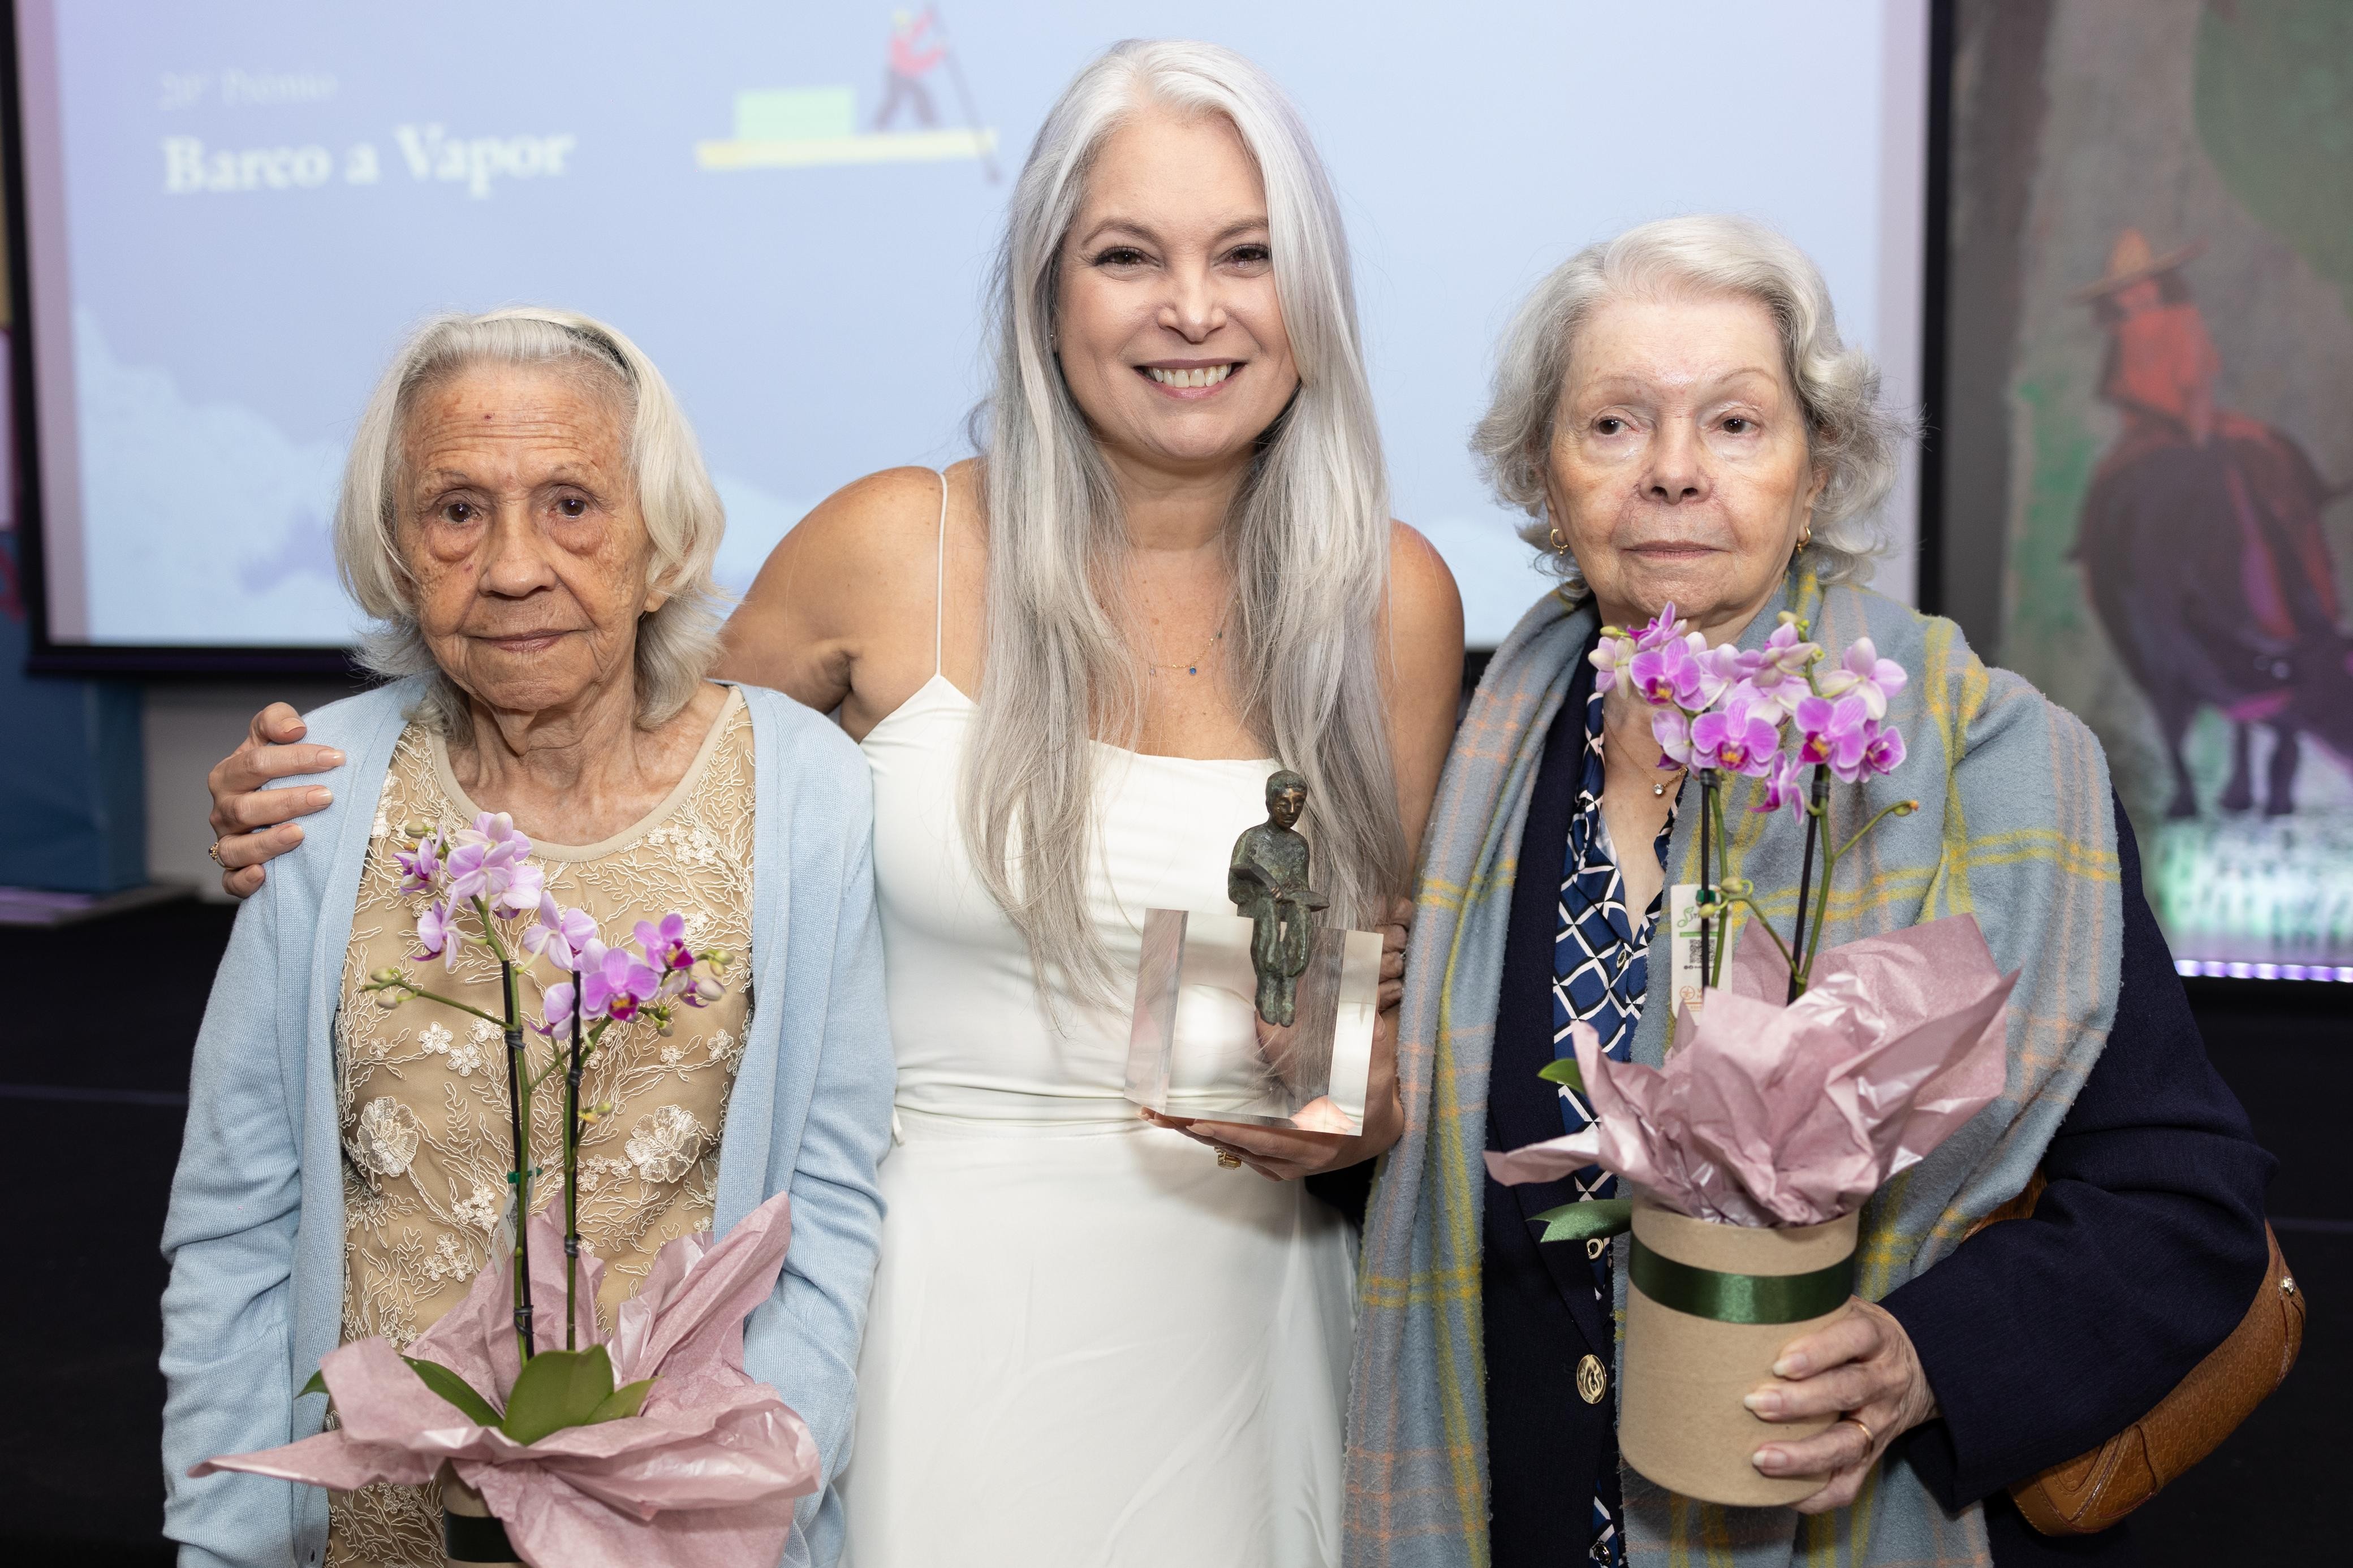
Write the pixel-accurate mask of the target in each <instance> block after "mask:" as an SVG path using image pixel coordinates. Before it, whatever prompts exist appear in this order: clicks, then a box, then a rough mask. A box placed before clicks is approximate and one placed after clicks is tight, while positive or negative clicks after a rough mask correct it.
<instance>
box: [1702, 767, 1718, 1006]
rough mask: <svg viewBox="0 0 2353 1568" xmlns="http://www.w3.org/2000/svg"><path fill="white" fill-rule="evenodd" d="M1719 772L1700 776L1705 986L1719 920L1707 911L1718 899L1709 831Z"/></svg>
mask: <svg viewBox="0 0 2353 1568" xmlns="http://www.w3.org/2000/svg"><path fill="white" fill-rule="evenodd" d="M1714 818H1715V773H1714V772H1713V771H1711V772H1708V773H1702V774H1700V779H1699V907H1700V910H1701V914H1700V917H1699V973H1700V984H1702V985H1703V986H1704V985H1705V984H1707V983H1708V976H1709V975H1711V974H1713V973H1715V967H1714V965H1713V964H1712V963H1710V962H1709V959H1710V956H1711V954H1712V952H1713V949H1712V946H1711V943H1712V941H1713V939H1714V937H1715V921H1711V920H1710V919H1708V917H1707V914H1706V912H1705V911H1706V910H1707V908H1708V906H1709V905H1710V904H1711V903H1713V902H1714V901H1715V863H1714V861H1713V860H1712V859H1711V858H1710V856H1709V846H1710V837H1709V832H1708V827H1709V824H1710V822H1711V821H1712V820H1713V819H1714Z"/></svg>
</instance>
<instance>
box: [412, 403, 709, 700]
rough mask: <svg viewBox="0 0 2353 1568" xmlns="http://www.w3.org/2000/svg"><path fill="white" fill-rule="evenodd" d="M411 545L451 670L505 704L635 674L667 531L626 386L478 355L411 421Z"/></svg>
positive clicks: (577, 694) (430, 618) (420, 603)
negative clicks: (644, 485)
mask: <svg viewBox="0 0 2353 1568" xmlns="http://www.w3.org/2000/svg"><path fill="white" fill-rule="evenodd" d="M398 484H399V489H398V490H397V492H396V494H397V497H398V506H399V511H398V518H399V524H398V530H399V531H398V543H399V547H400V551H401V555H402V558H403V559H404V560H405V561H406V563H407V564H408V568H409V571H410V572H411V573H412V574H414V576H415V578H416V613H417V625H418V627H419V629H420V630H421V631H422V632H423V633H424V636H425V640H426V643H427V646H428V647H431V648H432V650H433V657H434V659H435V661H436V662H437V663H438V664H439V665H440V667H441V668H442V670H443V672H444V673H446V674H447V675H448V677H449V678H450V679H452V680H454V681H456V682H457V683H458V685H459V687H461V688H462V689H464V690H465V691H466V692H467V693H468V694H470V696H472V697H474V698H475V699H476V700H479V701H480V702H483V703H485V704H487V705H488V706H489V707H491V708H492V709H495V710H499V711H501V712H507V713H532V712H539V711H542V710H546V709H549V708H558V707H566V706H569V705H571V704H573V703H575V702H577V701H578V700H581V699H582V698H583V697H584V696H586V695H587V694H589V693H591V692H592V691H602V690H610V689H613V688H614V686H615V683H617V682H618V683H620V685H621V687H622V688H623V689H629V688H631V687H633V684H634V671H635V659H636V656H637V627H638V616H641V615H643V614H645V613H646V612H648V611H650V610H653V609H656V608H658V607H659V605H660V604H661V602H662V599H663V597H664V595H661V594H659V593H656V592H651V591H649V590H648V588H647V587H646V577H647V573H648V569H649V566H650V564H651V562H652V559H653V545H652V542H651V540H650V539H649V537H648V535H647V532H646V524H645V518H644V515H643V514H642V513H641V512H640V511H639V510H638V499H637V489H636V486H635V485H634V483H633V482H632V481H631V478H630V474H629V464H628V415H627V413H626V411H625V410H624V409H623V408H621V407H620V406H619V405H618V400H617V398H616V397H615V396H614V395H612V394H611V393H610V392H608V391H607V390H605V389H604V388H602V387H599V386H597V385H596V384H592V383H590V382H588V381H587V380H586V377H584V376H583V375H582V374H578V373H576V372H571V371H567V370H565V369H561V368H556V367H550V366H529V367H520V366H509V365H476V366H470V367H469V368H467V369H464V370H461V371H459V372H457V373H456V374H452V375H449V376H448V377H447V378H445V379H443V380H441V381H439V382H438V383H435V384H432V385H430V386H428V387H427V388H426V389H425V390H424V391H423V392H421V393H420V394H419V395H417V397H416V399H415V401H414V403H413V405H411V407H410V409H409V412H408V415H407V418H406V424H405V426H404V427H403V430H402V441H401V466H400V478H399V481H398Z"/></svg>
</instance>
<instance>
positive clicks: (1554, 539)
mask: <svg viewBox="0 0 2353 1568" xmlns="http://www.w3.org/2000/svg"><path fill="white" fill-rule="evenodd" d="M1545 542H1546V543H1548V544H1550V545H1551V546H1552V552H1553V553H1554V554H1555V555H1566V554H1567V553H1568V541H1567V540H1566V539H1563V538H1562V537H1561V536H1560V524H1558V523H1550V524H1547V525H1546V529H1545Z"/></svg>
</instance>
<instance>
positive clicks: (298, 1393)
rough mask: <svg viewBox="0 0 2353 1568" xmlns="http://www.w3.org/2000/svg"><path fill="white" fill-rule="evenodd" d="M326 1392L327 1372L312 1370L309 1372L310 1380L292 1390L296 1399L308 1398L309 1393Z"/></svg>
mask: <svg viewBox="0 0 2353 1568" xmlns="http://www.w3.org/2000/svg"><path fill="white" fill-rule="evenodd" d="M326 1392H327V1374H326V1373H323V1372H314V1373H311V1381H310V1382H308V1383H306V1384H303V1385H302V1386H301V1387H300V1388H298V1389H296V1390H295V1391H294V1397H295V1398H297V1399H308V1398H309V1397H310V1396H311V1394H324V1393H326Z"/></svg>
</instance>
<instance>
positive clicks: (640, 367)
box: [335, 306, 727, 740]
mask: <svg viewBox="0 0 2353 1568" xmlns="http://www.w3.org/2000/svg"><path fill="white" fill-rule="evenodd" d="M478 364H499V365H544V366H549V367H553V368H555V369H559V370H562V371H564V372H565V373H566V374H573V375H577V376H578V377H580V378H581V381H582V383H583V384H586V385H587V386H589V387H591V388H593V389H595V390H596V392H598V393H599V394H601V395H605V396H607V397H610V398H611V399H612V400H613V402H614V406H616V407H617V408H618V409H620V410H621V412H622V416H623V421H624V423H625V424H626V426H628V430H629V449H628V464H629V476H630V479H632V481H633V482H634V483H635V484H636V486H637V492H638V510H639V511H641V512H642V513H643V514H644V517H645V521H646V533H647V536H648V538H649V540H650V541H651V542H652V544H653V560H652V562H651V563H650V564H649V567H648V574H647V586H648V587H649V588H660V589H666V590H667V591H668V593H669V595H670V596H669V598H668V599H666V600H665V601H663V603H662V605H661V607H660V608H659V609H656V610H653V611H651V612H649V614H647V615H645V616H641V617H640V618H639V619H638V645H637V669H636V674H637V687H638V689H637V697H638V715H637V718H638V723H639V724H640V725H642V726H644V727H646V728H648V729H651V728H652V727H654V726H655V725H658V724H659V723H661V722H662V721H665V720H667V719H669V718H670V716H671V715H672V714H674V713H676V712H677V711H678V710H680V709H681V708H683V707H685V706H686V704H687V701H688V700H690V699H691V698H692V697H693V695H694V691H695V688H696V687H697V686H698V685H700V684H701V683H702V678H703V677H704V676H705V675H707V674H709V673H710V670H711V667H712V665H713V664H714V663H716V662H717V660H718V658H719V606H720V603H721V601H720V594H719V589H718V587H717V585H716V584H714V583H713V582H712V576H711V562H712V557H713V556H714V555H715V554H717V553H718V550H719V540H720V535H721V534H722V533H723V532H724V531H725V530H726V526H727V514H726V510H725V508H724V507H723V506H722V505H721V504H720V500H719V492H718V490H717V489H714V488H713V487H712V483H711V476H710V474H709V473H708V472H706V471H705V469H704V468H703V466H702V449H701V447H699V446H697V444H696V442H695V439H694V428H693V426H691V425H689V424H688V423H687V420H686V412H685V410H683V409H682V408H681V407H680V406H679V403H678V399H677V398H676V397H675V396H674V395H672V394H671V392H670V384H669V383H667V382H665V381H664V380H663V379H662V375H661V372H659V370H656V369H655V368H654V363H653V361H651V360H649V359H648V358H647V357H646V356H645V353H644V352H643V351H642V350H640V349H639V348H638V345H637V344H635V343H633V342H630V341H629V340H628V338H626V337H624V336H622V335H621V334H620V333H619V332H618V331H615V330H614V329H613V328H611V327H608V326H607V325H606V324H605V323H604V322H602V321H596V320H595V319H594V318H592V317H588V316H584V315H581V314H580V313H579V312H577V311H575V310H550V309H545V308H543V307H539V306H515V307H511V308H509V309H507V310H492V311H491V312H489V313H488V314H486V315H479V316H474V315H465V314H462V313H459V312H454V311H453V312H450V313H448V314H446V315H438V316H433V317H430V318H428V319H427V320H426V321H423V322H421V323H419V324H418V326H417V330H416V331H412V332H411V333H410V334H409V335H408V340H407V342H404V343H403V344H401V346H400V349H399V352H398V353H395V354H394V355H393V356H392V363H391V364H389V365H387V366H386V367H385V373H384V375H383V376H382V378H381V379H379V380H378V381H377V382H376V385H375V393H374V394H373V395H370V396H369V398H368V401H367V408H366V411H365V412H364V413H363V414H362V415H361V416H360V423H359V428H358V430H357V431H356V432H354V433H353V437H352V449H351V455H350V457H349V458H346V459H345V462H344V465H343V494H342V497H341V498H340V499H339V500H337V502H336V505H335V566H336V570H337V571H338V572H339V573H340V574H342V576H343V585H344V586H345V587H347V588H349V589H350V590H351V595H352V597H353V598H354V599H356V600H358V601H359V605H360V608H361V609H363V610H364V611H365V612H367V614H368V616H370V617H371V618H372V619H373V620H374V621H375V626H373V627H371V628H370V629H369V631H368V632H367V634H366V635H365V637H364V638H363V639H362V641H361V645H360V662H361V663H362V664H363V665H364V667H365V668H368V669H369V670H371V671H373V672H374V673H375V674H377V675H384V676H402V675H427V676H431V677H433V678H434V679H432V680H431V681H430V682H429V683H428V684H427V689H426V695H425V700H424V701H423V702H422V703H421V704H420V705H419V708H418V710H417V714H416V715H415V716H416V717H417V718H418V719H419V720H421V721H424V722H425V723H427V725H429V726H431V727H432V728H434V729H436V730H438V731H440V732H442V733H443V734H446V735H450V736H453V737H455V738H457V739H459V740H463V739H464V738H465V737H466V736H467V735H468V733H469V732H470V725H471V722H472V721H471V719H470V710H469V708H468V707H467V701H466V695H465V693H464V692H462V691H460V690H459V689H458V686H457V683H456V682H455V681H453V680H451V679H449V678H448V675H447V674H445V673H443V671H442V669H441V668H440V666H439V664H438V662H436V660H435V659H434V658H433V650H432V648H431V647H428V646H427V643H426V641H425V637H424V634H423V633H422V632H420V631H419V630H418V629H417V607H416V601H415V589H416V580H415V574H414V573H412V572H411V571H410V570H409V566H408V560H407V557H406V554H404V553H403V552H402V550H401V545H400V529H399V511H398V508H399V486H400V482H401V474H400V460H401V442H402V440H403V438H404V437H405V435H406V429H407V423H408V416H409V415H410V414H411V413H412V412H414V410H415V408H416V405H417V399H418V398H419V397H421V396H422V395H424V394H425V393H426V392H427V391H429V390H430V389H432V388H433V387H435V386H437V385H438V384H441V383H443V382H445V381H447V380H448V378H449V377H451V376H453V375H456V374H459V372H461V371H463V370H465V369H467V368H468V367H469V366H472V365H478Z"/></svg>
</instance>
